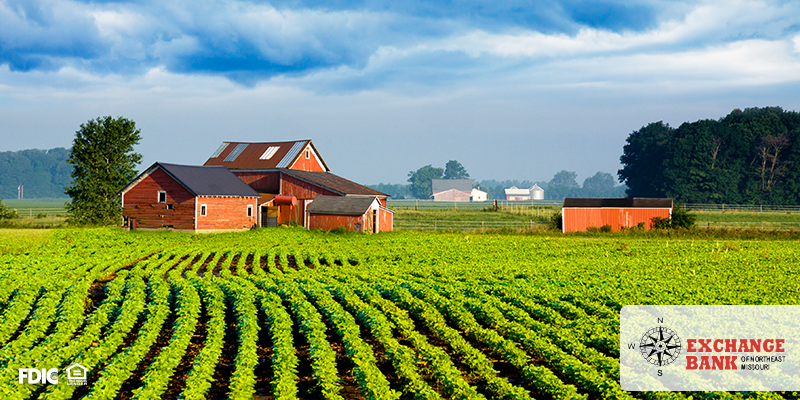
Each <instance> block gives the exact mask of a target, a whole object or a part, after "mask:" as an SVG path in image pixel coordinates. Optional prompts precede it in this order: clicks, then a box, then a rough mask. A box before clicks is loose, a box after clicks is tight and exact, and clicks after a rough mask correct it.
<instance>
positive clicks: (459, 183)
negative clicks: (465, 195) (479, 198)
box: [431, 179, 475, 193]
mask: <svg viewBox="0 0 800 400" xmlns="http://www.w3.org/2000/svg"><path fill="white" fill-rule="evenodd" d="M472 182H475V179H434V180H432V181H431V184H432V188H433V192H434V193H436V192H444V191H446V190H450V189H455V190H458V191H461V192H471V191H472Z"/></svg>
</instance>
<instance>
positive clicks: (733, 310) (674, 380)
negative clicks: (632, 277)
mask: <svg viewBox="0 0 800 400" xmlns="http://www.w3.org/2000/svg"><path fill="white" fill-rule="evenodd" d="M799 335H800V306H764V305H758V306H717V305H714V306H665V305H655V306H625V307H623V308H622V311H621V312H620V385H621V386H622V388H623V389H625V390H629V391H656V390H670V391H694V390H697V391H705V390H708V391H714V390H723V391H729V390H730V391H768V390H787V391H794V390H800V341H799V340H798V336H799ZM677 344H679V345H680V347H677V346H676V345H677ZM692 350H693V351H692ZM676 353H677V354H676Z"/></svg>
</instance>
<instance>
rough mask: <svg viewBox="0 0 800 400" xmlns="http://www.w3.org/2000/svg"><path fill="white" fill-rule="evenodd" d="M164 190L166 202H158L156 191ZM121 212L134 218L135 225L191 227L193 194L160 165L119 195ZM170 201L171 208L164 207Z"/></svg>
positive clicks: (192, 220)
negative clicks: (121, 195)
mask: <svg viewBox="0 0 800 400" xmlns="http://www.w3.org/2000/svg"><path fill="white" fill-rule="evenodd" d="M160 190H163V191H165V192H167V202H166V203H159V202H158V191H160ZM122 200H123V204H122V214H123V215H124V216H125V217H127V218H128V219H130V218H135V219H136V223H137V225H138V227H139V228H143V229H160V228H165V227H171V228H175V229H194V204H195V201H194V200H195V199H194V195H193V194H192V193H191V192H189V191H188V190H186V188H185V187H183V185H181V184H180V183H178V182H177V181H176V180H175V179H173V178H172V177H171V176H170V175H169V174H167V173H166V172H164V170H162V169H161V168H156V169H155V171H153V172H152V173H150V175H148V176H146V177H144V179H142V180H141V181H140V182H139V183H137V184H136V185H135V186H134V187H132V188H131V189H130V190H129V191H127V192H126V193H125V194H124V195H123V197H122ZM168 204H171V205H172V207H173V209H172V210H168V209H167V205H168Z"/></svg>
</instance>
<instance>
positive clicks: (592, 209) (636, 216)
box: [561, 197, 672, 232]
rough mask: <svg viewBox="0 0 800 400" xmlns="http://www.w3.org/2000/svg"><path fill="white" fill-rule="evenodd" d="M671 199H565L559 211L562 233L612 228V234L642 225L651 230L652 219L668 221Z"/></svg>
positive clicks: (670, 211)
mask: <svg viewBox="0 0 800 400" xmlns="http://www.w3.org/2000/svg"><path fill="white" fill-rule="evenodd" d="M671 216H672V199H652V198H639V197H635V198H625V199H576V198H567V199H564V207H563V209H562V210H561V218H562V220H561V223H562V224H561V226H562V229H561V230H562V232H581V231H586V230H588V229H589V228H600V227H602V226H604V225H609V226H611V230H612V231H619V230H620V229H622V228H632V227H635V226H637V225H639V224H640V223H644V228H645V229H648V230H649V229H650V228H651V226H650V225H651V220H652V219H653V217H661V218H670V217H671Z"/></svg>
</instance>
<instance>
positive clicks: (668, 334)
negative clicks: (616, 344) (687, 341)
mask: <svg viewBox="0 0 800 400" xmlns="http://www.w3.org/2000/svg"><path fill="white" fill-rule="evenodd" d="M639 352H640V353H641V354H642V357H644V359H645V360H646V361H647V362H649V363H650V364H653V365H655V366H657V367H663V366H665V365H669V364H671V363H672V362H673V361H675V360H676V359H677V358H678V356H679V355H680V354H681V338H680V337H678V335H677V334H676V333H675V332H674V331H673V330H672V329H669V328H667V327H665V326H658V327H655V328H653V329H650V330H648V331H647V332H645V333H644V335H642V340H641V341H640V342H639Z"/></svg>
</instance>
